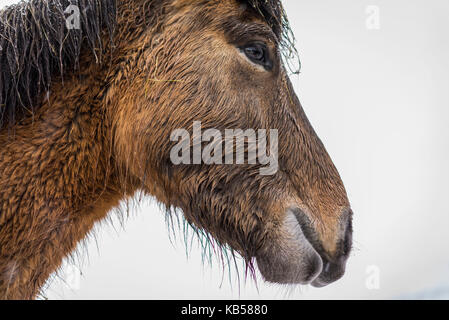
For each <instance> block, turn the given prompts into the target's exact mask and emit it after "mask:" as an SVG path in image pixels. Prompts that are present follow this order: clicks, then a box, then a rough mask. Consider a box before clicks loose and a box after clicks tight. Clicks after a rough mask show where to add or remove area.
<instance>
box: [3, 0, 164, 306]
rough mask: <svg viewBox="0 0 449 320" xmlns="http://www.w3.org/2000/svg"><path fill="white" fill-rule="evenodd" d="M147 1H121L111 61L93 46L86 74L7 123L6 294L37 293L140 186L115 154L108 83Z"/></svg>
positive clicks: (57, 85) (84, 63)
mask: <svg viewBox="0 0 449 320" xmlns="http://www.w3.org/2000/svg"><path fill="white" fill-rule="evenodd" d="M156 2H163V1H153V2H151V3H156ZM143 3H144V1H134V2H133V1H123V2H121V4H120V5H119V7H118V25H119V29H120V30H118V32H117V36H116V39H115V43H114V46H115V49H114V50H115V51H114V52H112V49H110V48H108V47H107V46H106V54H105V55H104V57H105V58H106V57H108V56H110V57H111V58H110V59H111V60H110V61H107V60H104V61H103V64H102V65H99V64H97V63H96V62H95V60H94V59H95V58H94V56H93V55H92V54H91V53H89V52H87V51H88V50H86V52H85V54H82V56H81V57H80V72H79V73H77V74H74V75H71V76H70V75H68V76H67V75H66V76H65V78H64V81H63V82H62V81H55V82H54V83H53V85H52V87H51V92H52V93H50V96H49V98H48V100H46V101H45V102H44V103H43V104H42V106H41V107H40V108H38V109H37V111H36V113H35V114H34V115H33V117H31V116H30V117H28V118H27V119H25V120H23V121H22V122H21V123H20V124H16V125H15V126H14V127H13V128H4V129H0V146H1V149H2V151H1V153H0V299H2V298H8V299H11V298H18V299H31V298H35V297H36V295H37V294H38V293H39V290H40V288H41V287H42V286H43V285H44V284H45V281H46V280H47V278H48V277H49V276H50V275H51V274H52V273H53V272H54V271H56V270H57V269H58V268H59V266H60V265H61V263H62V260H63V259H64V257H66V256H67V255H69V254H70V253H71V252H72V251H73V250H74V248H75V247H76V245H77V243H78V242H79V241H80V240H82V239H83V238H85V237H86V235H87V234H88V233H89V231H90V230H91V229H92V227H93V225H94V223H95V222H97V221H99V220H101V219H103V218H104V217H105V216H106V214H107V212H108V211H109V210H110V209H112V208H113V207H116V206H117V205H118V204H119V202H120V200H121V199H123V198H124V197H127V196H128V195H132V194H133V192H134V190H135V189H133V187H132V186H131V185H132V184H131V183H127V182H125V181H123V180H122V179H121V178H120V177H119V175H118V173H117V169H116V167H115V164H114V163H113V160H112V159H113V157H112V153H113V145H112V141H113V139H112V132H113V128H112V126H113V124H112V123H111V120H110V119H109V117H108V113H107V110H109V109H110V108H109V105H108V104H114V101H109V100H108V99H109V98H108V97H109V95H110V92H108V90H109V85H108V83H110V82H113V80H114V79H115V81H118V80H117V77H119V76H120V75H119V74H120V72H121V71H120V68H121V67H120V63H122V62H123V61H125V62H126V61H127V60H129V55H127V58H126V59H124V58H123V54H124V52H125V53H126V52H127V51H128V50H132V48H133V45H131V43H132V42H134V43H135V41H134V40H135V39H136V37H137V36H138V32H137V31H134V32H133V31H132V30H133V28H135V27H133V24H132V22H131V19H135V17H136V12H139V10H141V9H142V8H143V7H142V5H143ZM139 6H140V7H139ZM125 9H126V10H131V13H130V12H128V13H127V14H125V13H124V10H125ZM139 19H141V20H142V19H143V18H142V17H140V18H139ZM139 21H140V20H139ZM142 21H143V20H142ZM140 28H142V26H140ZM140 30H141V29H140ZM104 41H105V43H108V40H107V39H106V37H105V40H104ZM110 53H113V54H110ZM111 96H114V95H113V94H111ZM111 99H113V98H111Z"/></svg>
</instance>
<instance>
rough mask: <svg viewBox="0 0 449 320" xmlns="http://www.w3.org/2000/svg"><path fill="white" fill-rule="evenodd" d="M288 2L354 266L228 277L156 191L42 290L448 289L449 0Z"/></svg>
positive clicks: (209, 295) (415, 294) (320, 293)
mask: <svg viewBox="0 0 449 320" xmlns="http://www.w3.org/2000/svg"><path fill="white" fill-rule="evenodd" d="M8 2H9V3H11V2H15V1H1V0H0V6H2V5H4V4H7V3H8ZM284 3H285V7H286V10H287V12H288V15H289V17H290V20H291V24H292V27H293V31H294V33H295V35H296V38H297V47H298V49H299V51H300V56H301V61H302V64H303V68H302V72H301V75H300V76H299V77H293V78H292V80H293V82H294V85H295V88H296V92H297V94H298V95H299V97H300V99H301V101H302V104H303V106H304V109H305V111H306V113H307V115H308V117H309V119H310V121H311V122H312V124H313V126H314V128H315V130H316V131H317V133H318V135H319V136H320V138H321V139H322V140H323V142H324V144H325V145H326V147H327V150H328V151H329V153H330V154H331V156H332V158H333V160H334V163H335V164H336V166H337V168H338V169H339V171H340V173H341V176H342V178H343V181H344V182H345V185H346V188H347V191H348V194H349V198H350V200H351V203H352V207H353V210H354V214H355V216H354V240H355V243H354V246H355V249H354V251H353V254H352V257H351V258H350V260H349V263H348V268H347V273H346V275H345V276H344V278H343V279H342V280H340V281H338V282H337V283H335V284H332V285H330V286H328V287H325V288H322V289H314V288H309V287H302V288H286V287H279V286H273V285H267V284H265V283H263V282H262V281H259V282H258V290H257V289H256V286H255V285H254V283H253V282H251V281H248V282H247V283H246V284H244V283H242V284H241V285H240V289H239V287H238V285H237V282H236V280H235V279H234V278H232V279H231V281H229V280H228V276H227V273H225V276H224V281H223V284H222V285H221V286H220V284H221V282H222V281H221V280H222V275H223V272H222V271H221V269H220V267H219V266H218V265H217V264H215V263H214V264H213V265H212V267H209V266H208V265H207V264H206V265H204V266H203V264H202V262H201V253H200V250H199V249H198V248H197V247H196V246H194V247H193V249H192V251H191V253H190V255H189V259H187V258H186V255H185V249H184V244H183V242H182V241H176V242H175V245H174V246H173V245H172V244H171V243H170V241H169V238H168V232H167V229H166V226H165V222H164V214H163V212H162V211H160V210H159V209H158V208H157V205H156V204H155V203H154V201H153V202H152V201H151V200H149V201H146V202H148V203H142V205H141V206H140V208H139V209H136V210H132V214H131V217H129V218H128V219H127V220H126V222H125V224H124V228H121V227H120V223H118V222H116V223H115V224H114V225H115V227H116V229H117V230H115V229H114V228H113V227H111V226H110V225H108V224H103V225H102V226H101V227H99V228H98V232H97V235H96V240H97V241H95V240H94V239H91V240H90V241H88V243H87V251H88V252H89V254H88V258H87V255H81V258H80V259H77V261H76V263H75V265H74V266H73V264H72V263H69V264H68V265H69V267H68V269H67V268H66V272H65V273H66V276H64V272H63V273H62V274H61V278H63V279H65V280H61V279H60V280H58V279H56V280H54V281H53V282H52V283H51V285H50V287H49V288H48V290H46V292H45V296H46V297H48V298H55V299H61V298H62V299H83V298H87V299H92V298H104V299H109V298H125V299H128V298H137V299H159V298H161V299H165V298H167V299H170V298H178V299H184V298H189V299H190V298H203V299H214V298H233V299H239V298H241V299H252V298H255V299H259V298H260V299H272V298H291V299H315V298H323V299H346V298H353V299H358V298H368V299H379V298H427V297H433V298H449V252H448V251H449V204H448V200H447V199H448V191H449V188H448V183H449V166H448V163H449V150H448V147H449V143H448V137H449V126H448V120H449V72H448V71H449V41H448V39H449V19H448V18H449V2H448V1H447V0H432V1H419V0H407V1H406V0H388V1H387V0H372V1H364V0H361V1H360V0H340V1H331V0H314V1H310V0H308V1H297V0H288V1H284ZM369 6H377V7H378V9H379V14H380V25H379V27H380V29H371V28H372V27H373V24H372V23H371V22H372V20H370V19H369V17H370V14H371V12H372V11H370V10H371V9H370V7H369ZM367 10H368V11H367ZM374 26H375V25H374ZM114 221H117V219H114ZM80 251H82V252H85V251H86V249H83V248H81V249H80ZM83 257H84V258H83ZM78 268H80V269H81V271H82V275H80V272H79V269H78ZM373 270H374V271H373ZM376 271H378V272H379V287H378V288H377V289H376V286H374V288H373V286H372V282H371V280H372V276H373V274H377V272H376ZM373 272H374V273H373ZM230 282H231V283H232V284H233V286H232V288H231V286H230ZM367 284H368V285H367ZM370 284H371V285H370Z"/></svg>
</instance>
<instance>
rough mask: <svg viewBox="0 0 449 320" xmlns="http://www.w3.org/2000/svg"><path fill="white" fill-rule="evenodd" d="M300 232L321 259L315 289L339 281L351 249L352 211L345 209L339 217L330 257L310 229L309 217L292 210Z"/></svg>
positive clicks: (301, 212) (299, 211) (316, 235)
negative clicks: (335, 240)
mask: <svg viewBox="0 0 449 320" xmlns="http://www.w3.org/2000/svg"><path fill="white" fill-rule="evenodd" d="M292 212H293V213H294V215H295V217H296V220H297V221H298V223H299V225H300V227H301V230H302V232H303V234H304V236H305V237H306V239H307V240H308V241H309V242H310V244H311V245H312V247H313V248H314V249H315V250H316V251H317V253H318V254H319V255H320V256H321V259H322V264H323V267H322V271H321V273H320V275H319V276H318V277H317V278H316V279H315V280H314V281H313V282H312V285H313V286H315V287H323V286H325V285H328V284H329V283H332V282H334V281H336V280H338V279H340V278H341V277H342V276H343V275H344V273H345V269H346V260H347V259H348V257H349V253H350V251H351V247H352V211H351V209H345V210H344V211H343V212H342V213H341V215H340V222H339V227H338V229H339V232H338V234H337V239H338V240H337V249H336V251H335V252H334V253H333V254H332V255H330V254H328V253H327V252H326V251H325V250H324V248H323V245H322V244H321V241H320V239H319V237H318V234H317V232H316V231H315V229H314V228H313V227H312V224H311V222H310V220H309V217H308V216H307V215H306V214H305V213H304V212H303V211H302V210H301V209H299V208H295V209H293V210H292Z"/></svg>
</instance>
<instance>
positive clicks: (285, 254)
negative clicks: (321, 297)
mask: <svg viewBox="0 0 449 320" xmlns="http://www.w3.org/2000/svg"><path fill="white" fill-rule="evenodd" d="M256 260H257V266H258V268H259V271H260V273H261V274H262V276H263V278H264V279H265V281H268V282H273V283H279V284H301V285H307V284H317V286H318V282H317V281H315V280H316V279H318V278H319V277H320V275H321V273H322V271H323V260H322V258H321V256H320V255H319V254H318V252H317V251H316V250H315V249H314V248H313V246H312V245H311V244H310V242H309V241H308V240H307V238H306V237H305V235H304V233H303V232H302V230H301V227H300V225H299V223H298V221H297V219H296V217H295V216H294V214H293V213H291V212H288V213H287V216H286V219H285V221H284V225H283V228H282V230H281V232H280V235H279V236H278V237H277V239H276V240H275V241H272V243H271V244H269V246H268V247H265V248H264V250H263V251H262V252H261V253H260V254H258V255H257V256H256ZM320 283H321V282H320ZM323 283H324V282H323Z"/></svg>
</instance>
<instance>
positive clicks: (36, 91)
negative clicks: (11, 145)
mask: <svg viewBox="0 0 449 320" xmlns="http://www.w3.org/2000/svg"><path fill="white" fill-rule="evenodd" d="M70 5H76V6H78V8H80V10H79V17H80V19H79V21H80V29H70V30H69V29H67V27H66V19H67V17H69V16H70V14H71V12H68V13H64V11H65V10H66V9H67V7H68V6H70ZM115 14H116V5H115V0H112V1H111V0H49V1H42V0H30V1H28V2H24V1H21V2H19V3H18V4H14V5H12V6H9V7H6V8H5V9H3V10H1V11H0V128H2V127H3V126H4V125H5V124H6V123H9V124H11V125H13V124H14V123H15V122H16V121H19V120H20V118H22V117H24V116H25V115H27V114H32V113H33V112H34V111H35V109H36V105H38V104H39V101H38V100H37V99H38V98H39V97H40V96H41V95H42V94H43V93H45V92H46V91H48V90H49V89H50V84H51V81H52V78H54V77H56V76H62V75H63V73H64V72H65V71H67V70H69V69H72V70H76V69H77V68H78V59H79V57H80V52H81V48H83V47H84V46H87V47H89V48H90V49H91V51H92V54H93V55H95V57H96V60H97V61H99V60H100V59H101V53H102V48H101V46H102V41H101V37H100V36H101V32H102V30H104V27H106V28H107V29H108V30H109V31H110V33H111V34H112V32H113V29H114V27H115Z"/></svg>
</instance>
